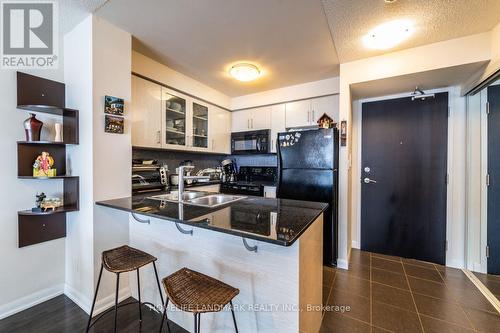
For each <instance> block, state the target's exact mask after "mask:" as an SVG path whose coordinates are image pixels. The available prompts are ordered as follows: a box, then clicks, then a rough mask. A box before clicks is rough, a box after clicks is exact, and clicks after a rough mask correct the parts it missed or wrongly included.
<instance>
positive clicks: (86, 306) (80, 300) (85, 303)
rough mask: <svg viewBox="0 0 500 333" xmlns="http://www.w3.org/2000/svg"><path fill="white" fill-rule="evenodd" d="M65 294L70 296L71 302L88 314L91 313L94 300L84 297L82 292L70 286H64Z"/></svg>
mask: <svg viewBox="0 0 500 333" xmlns="http://www.w3.org/2000/svg"><path fill="white" fill-rule="evenodd" d="M64 294H65V295H66V296H68V298H69V299H70V300H72V301H73V302H75V304H76V305H78V306H79V307H80V308H81V309H82V310H83V311H85V312H86V313H87V314H89V313H90V307H91V306H92V299H89V298H88V297H85V295H83V294H82V293H81V292H79V291H78V290H76V289H74V288H73V287H71V286H70V285H68V284H65V285H64Z"/></svg>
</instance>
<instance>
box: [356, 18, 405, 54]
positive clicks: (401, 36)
mask: <svg viewBox="0 0 500 333" xmlns="http://www.w3.org/2000/svg"><path fill="white" fill-rule="evenodd" d="M412 33H413V24H412V22H411V21H407V20H396V21H391V22H387V23H384V24H381V25H379V26H377V27H375V28H374V29H372V30H371V31H370V32H369V33H368V35H366V36H365V37H364V38H363V42H364V44H365V45H366V46H367V47H369V48H371V49H377V50H387V49H390V48H393V47H394V46H396V45H398V44H399V43H401V42H402V41H404V40H405V39H407V38H408V37H410V36H411V34H412Z"/></svg>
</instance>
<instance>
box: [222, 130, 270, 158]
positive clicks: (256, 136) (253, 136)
mask: <svg viewBox="0 0 500 333" xmlns="http://www.w3.org/2000/svg"><path fill="white" fill-rule="evenodd" d="M270 136H271V130H260V131H248V132H237V133H232V134H231V154H233V155H238V154H240V155H241V154H267V153H269V142H270V140H269V138H270Z"/></svg>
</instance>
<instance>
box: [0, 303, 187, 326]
mask: <svg viewBox="0 0 500 333" xmlns="http://www.w3.org/2000/svg"><path fill="white" fill-rule="evenodd" d="M131 300H132V299H127V300H125V301H123V302H130V301H131ZM142 309H143V310H142V314H143V319H142V325H141V326H140V325H139V320H138V310H137V306H136V305H128V306H124V307H121V308H120V309H119V311H118V329H117V330H118V332H120V333H121V332H124V333H128V332H134V333H137V332H144V333H146V332H158V329H159V328H160V321H161V315H160V314H158V313H156V312H153V311H151V310H150V309H149V308H147V307H145V306H143V307H142ZM87 320H88V316H87V314H86V313H85V312H84V311H83V310H82V309H80V308H79V307H78V306H77V305H76V304H75V303H73V301H71V300H70V299H69V298H68V297H66V296H64V295H61V296H58V297H56V298H53V299H51V300H49V301H47V302H44V303H41V304H38V305H36V306H34V307H32V308H29V309H27V310H24V311H22V312H19V313H17V314H15V315H13V316H10V317H8V318H5V319H3V320H0V332H2V333H78V332H85V329H86V327H87ZM113 323H114V318H113V312H112V313H110V314H107V315H106V316H104V317H103V318H102V319H101V320H99V321H98V322H97V323H96V324H95V325H94V327H92V329H91V330H90V332H92V333H107V332H113ZM170 329H171V332H172V333H185V332H187V331H186V330H184V329H182V328H181V327H179V326H177V325H176V324H175V323H173V322H170ZM163 332H167V328H166V325H164V327H163Z"/></svg>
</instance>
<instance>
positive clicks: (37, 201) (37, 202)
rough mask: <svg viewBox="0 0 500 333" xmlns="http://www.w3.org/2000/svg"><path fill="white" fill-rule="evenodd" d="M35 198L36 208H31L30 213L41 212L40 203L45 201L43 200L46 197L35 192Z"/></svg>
mask: <svg viewBox="0 0 500 333" xmlns="http://www.w3.org/2000/svg"><path fill="white" fill-rule="evenodd" d="M35 197H36V201H35V206H36V207H35V208H31V211H32V212H41V211H42V202H43V200H45V198H46V197H47V196H46V195H45V193H43V192H42V193H40V194H38V192H37V194H36V195H35Z"/></svg>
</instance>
